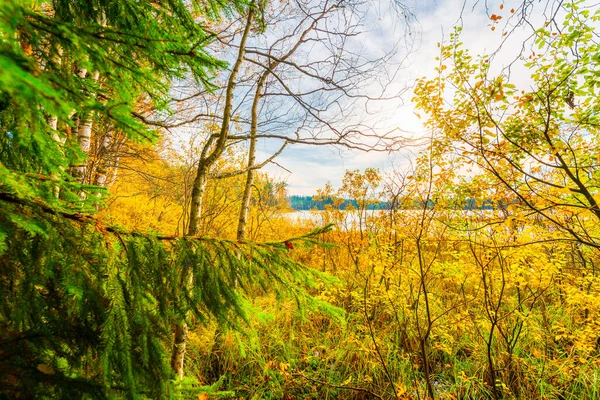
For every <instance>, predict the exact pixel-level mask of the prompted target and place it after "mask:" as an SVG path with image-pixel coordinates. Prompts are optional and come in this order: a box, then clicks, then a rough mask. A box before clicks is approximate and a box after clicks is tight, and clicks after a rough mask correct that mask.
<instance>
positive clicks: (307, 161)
mask: <svg viewBox="0 0 600 400" xmlns="http://www.w3.org/2000/svg"><path fill="white" fill-rule="evenodd" d="M500 4H503V7H502V9H501V8H500ZM521 4H522V2H520V1H518V0H512V1H505V2H501V1H487V2H477V1H475V0H473V1H472V2H471V3H466V4H465V3H464V1H462V0H443V1H438V2H433V1H431V2H416V5H415V8H414V10H415V14H416V17H417V19H418V24H417V25H416V26H417V27H418V30H419V32H418V37H417V40H418V41H419V42H420V45H419V46H418V48H417V49H416V51H415V52H414V53H413V54H412V55H411V56H410V57H409V59H408V60H407V61H408V62H407V63H405V64H404V65H405V67H404V68H403V69H402V70H401V71H400V74H398V75H397V77H396V79H397V81H396V82H395V88H401V87H402V86H404V85H406V83H407V82H408V83H413V82H414V80H415V79H416V78H419V77H421V76H433V75H434V73H435V71H434V68H435V67H436V65H437V63H438V61H436V60H435V58H436V57H437V56H438V55H439V47H438V45H437V43H438V42H442V41H443V40H448V39H449V36H450V33H451V32H452V31H453V27H454V26H456V25H460V26H462V33H461V41H462V42H463V43H464V47H465V48H467V49H469V51H470V53H471V54H472V55H474V56H476V55H483V54H489V53H490V52H493V51H495V50H497V49H499V48H501V51H500V52H499V53H498V54H497V55H495V56H494V64H493V65H495V66H496V68H497V70H495V71H496V72H498V71H499V70H500V69H502V68H504V67H507V66H508V65H510V63H511V62H512V61H513V60H515V59H516V58H517V57H518V55H519V54H520V52H521V44H522V43H523V42H524V41H525V40H526V39H527V38H528V37H529V36H530V35H531V29H530V28H527V27H526V28H518V29H516V30H515V31H514V32H513V31H511V33H510V35H509V40H508V41H507V42H506V43H503V39H504V38H505V36H503V32H505V31H506V30H510V29H511V27H512V26H513V25H514V24H515V23H516V15H513V14H512V13H511V9H512V8H514V9H515V10H517V12H518V7H519V6H520V5H521ZM486 7H487V9H486ZM492 14H497V15H500V16H502V17H503V18H502V19H501V20H500V21H499V22H498V23H497V24H496V25H495V29H494V30H492V29H491V28H492V26H493V25H492V20H491V19H490V16H491V15H492ZM515 14H516V13H515ZM511 17H512V18H511ZM531 18H532V19H531V20H532V23H533V25H534V26H540V24H541V23H543V16H542V15H541V14H535V13H534V14H533V15H532V17H531ZM382 22H383V27H382V28H380V29H373V30H372V35H373V37H372V38H370V39H369V38H368V39H367V40H366V43H369V45H375V43H377V40H381V38H382V37H383V36H384V35H383V36H382V33H381V29H385V27H386V25H387V26H388V27H391V25H390V21H389V19H386V18H384V19H383V21H382ZM374 23H377V21H374ZM515 44H517V45H515ZM511 79H513V81H515V83H517V84H525V85H526V84H527V82H528V76H527V75H526V73H525V71H524V70H523V69H522V68H521V69H519V68H518V67H517V66H513V67H512V70H511ZM411 96H412V91H408V92H407V93H406V94H405V95H404V96H403V98H402V99H398V100H395V101H390V102H389V103H388V104H386V105H385V107H384V108H385V109H386V110H385V111H384V112H382V113H380V114H378V115H376V116H375V117H374V119H375V121H376V122H379V123H380V124H381V125H383V124H385V125H387V126H389V127H397V128H399V129H401V130H402V131H404V132H406V133H407V134H409V135H411V136H413V137H421V136H422V135H424V134H425V129H424V127H423V124H422V122H421V121H420V120H419V119H418V118H417V117H416V116H415V114H414V108H413V106H412V104H411V101H410V98H411ZM358 113H360V111H359V110H357V114H358ZM411 152H412V153H411ZM414 152H415V150H414V149H406V150H403V151H399V152H397V153H395V154H387V153H358V152H351V151H347V150H346V151H344V150H332V149H329V148H325V147H311V148H310V149H308V150H300V148H293V149H290V150H286V152H285V153H284V154H283V155H282V156H281V157H280V158H279V159H278V161H277V162H278V163H280V164H281V165H283V166H284V167H285V168H286V169H288V170H289V171H290V172H291V173H288V172H286V171H283V170H282V169H280V168H277V167H276V166H274V165H271V166H269V167H268V169H267V171H269V172H271V173H273V174H275V175H276V176H278V177H279V178H280V179H284V180H286V181H287V182H288V185H289V186H288V187H289V192H290V193H291V194H312V193H314V192H315V191H316V189H317V188H320V187H323V186H324V184H325V183H326V182H327V181H331V182H332V184H333V185H334V186H338V185H339V184H340V182H341V178H342V177H343V175H344V172H345V170H347V169H361V170H362V169H364V168H367V167H374V168H379V169H380V170H382V171H383V172H385V171H386V170H389V169H391V168H402V167H403V166H404V167H405V166H407V165H408V164H409V160H410V158H411V157H414V154H415V153H414Z"/></svg>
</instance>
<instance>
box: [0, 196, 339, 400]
mask: <svg viewBox="0 0 600 400" xmlns="http://www.w3.org/2000/svg"><path fill="white" fill-rule="evenodd" d="M2 205H3V208H2V210H3V212H2V214H1V215H0V223H1V226H0V227H1V228H2V232H3V233H5V234H6V237H5V247H4V249H3V250H4V251H3V253H2V254H1V255H0V263H1V265H2V268H1V271H2V272H1V275H0V291H1V292H2V293H3V299H2V302H1V303H0V328H1V329H0V331H1V332H2V336H1V337H0V352H1V353H2V355H3V357H2V362H1V366H2V370H3V371H6V372H7V373H6V374H4V375H3V376H4V377H3V378H2V382H1V383H0V387H1V388H2V389H1V390H0V394H2V395H4V396H15V397H19V396H21V397H22V398H30V397H36V396H37V397H38V398H43V397H45V396H49V397H59V398H69V397H79V398H82V397H90V398H98V397H100V398H101V397H111V396H112V397H117V398H121V397H123V398H162V397H166V396H169V395H170V394H172V393H173V391H172V390H173V387H172V386H171V385H170V384H169V380H170V379H171V370H170V366H169V362H168V360H169V357H168V351H169V349H170V345H171V340H172V337H171V327H172V325H173V323H177V322H179V321H182V320H187V321H188V322H189V323H191V322H192V320H190V318H192V319H193V320H195V321H198V322H199V323H202V324H205V323H207V322H208V321H217V322H218V323H220V324H222V325H229V326H237V324H238V322H237V318H236V317H242V318H245V317H246V315H245V309H244V307H243V303H244V300H243V299H244V292H245V291H246V290H247V289H246V288H249V287H251V286H253V285H256V284H258V285H260V287H262V288H263V289H264V290H265V291H271V290H274V291H275V292H277V293H279V294H283V293H286V292H287V293H293V295H294V296H295V297H296V298H297V299H298V300H302V298H306V297H307V295H306V294H305V292H303V291H302V290H299V289H298V288H297V287H298V286H297V285H298V284H302V283H303V284H305V285H310V283H311V280H313V279H314V277H316V276H318V274H317V275H315V273H313V272H311V271H310V270H308V269H306V268H305V267H302V266H301V265H300V264H298V263H296V262H294V261H292V260H291V259H289V258H288V257H287V254H286V252H287V248H286V245H285V244H284V243H282V242H279V243H277V242H273V243H265V244H253V243H243V244H240V243H237V242H234V241H227V240H217V239H209V238H180V239H175V238H161V237H157V236H155V235H142V234H131V233H127V232H121V233H120V232H119V230H118V229H116V228H111V227H108V228H105V227H103V226H102V224H101V222H100V221H98V220H94V219H91V218H89V217H83V216H81V215H78V214H64V213H63V214H60V213H55V212H52V210H51V209H49V208H47V207H46V208H44V207H43V206H40V205H36V204H33V203H25V202H23V201H18V200H15V199H8V198H5V199H4V200H3V201H2ZM9 215H11V216H19V217H18V219H16V220H15V218H14V217H9ZM326 230H327V229H325V230H317V231H315V232H313V233H311V234H309V235H305V236H302V237H297V238H293V239H291V241H294V242H297V243H298V244H301V243H302V242H307V243H309V242H314V236H315V235H318V234H321V233H323V232H325V231H326ZM185 271H188V272H191V273H192V274H193V276H194V282H193V285H191V286H188V285H185V284H183V283H182V279H183V277H185V276H187V275H188V274H187V273H185ZM236 285H237V286H238V288H237V289H236ZM188 311H191V314H190V313H189V312H188Z"/></svg>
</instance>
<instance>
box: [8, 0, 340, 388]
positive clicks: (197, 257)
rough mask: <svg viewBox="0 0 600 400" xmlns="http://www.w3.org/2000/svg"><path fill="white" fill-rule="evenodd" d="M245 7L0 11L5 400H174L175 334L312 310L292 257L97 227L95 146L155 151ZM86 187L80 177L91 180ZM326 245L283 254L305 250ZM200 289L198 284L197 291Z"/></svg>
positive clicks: (126, 4) (11, 6)
mask: <svg viewBox="0 0 600 400" xmlns="http://www.w3.org/2000/svg"><path fill="white" fill-rule="evenodd" d="M247 7H255V5H248V3H246V2H244V1H238V0H227V1H221V0H218V1H212V0H209V1H202V2H197V1H193V2H189V1H181V0H166V1H160V2H151V1H145V0H141V1H140V0H118V1H117V0H112V1H104V0H103V1H99V0H92V1H89V0H75V1H70V0H69V1H66V0H57V1H53V2H47V1H24V2H14V1H3V2H0V398H15V399H30V398H60V399H69V398H73V399H81V398H149V399H158V398H168V397H172V396H174V395H177V393H176V392H177V391H178V390H179V389H182V388H183V386H185V385H183V386H182V383H174V381H172V379H173V378H174V376H173V373H172V370H171V367H170V363H169V355H170V352H171V350H172V346H173V328H174V327H176V326H178V325H181V324H182V323H183V322H186V323H188V324H190V323H192V322H197V323H201V324H202V323H206V322H208V321H217V322H218V323H219V324H221V325H224V326H236V325H237V324H239V323H240V321H244V320H245V319H246V315H245V308H244V306H243V304H244V296H245V293H248V292H249V291H250V290H252V292H255V291H256V290H257V288H260V289H262V290H265V291H267V290H269V291H275V292H276V293H278V294H286V293H287V294H289V295H292V296H294V297H296V298H297V299H298V300H301V299H303V298H306V299H309V300H310V297H308V295H307V294H306V292H305V291H304V289H302V287H303V285H304V287H306V285H310V283H311V282H312V281H313V280H314V279H315V278H318V277H319V276H318V273H317V272H315V271H311V270H309V269H307V268H305V267H303V266H302V265H300V264H298V263H296V262H294V261H293V260H291V259H290V258H289V257H288V256H287V247H286V242H273V243H263V244H256V243H238V242H235V241H230V240H219V239H213V238H202V237H194V238H176V237H164V236H160V235H156V234H142V233H136V232H127V231H124V230H123V229H119V228H118V227H114V226H113V227H108V226H106V227H105V226H103V225H102V223H101V221H99V220H98V219H96V218H94V217H93V213H94V212H95V211H96V209H97V207H98V203H99V201H101V199H102V196H98V194H103V193H105V192H106V189H104V188H101V187H98V186H94V185H90V184H89V182H92V180H91V179H90V176H91V175H90V173H89V170H87V171H86V161H87V160H88V157H89V154H88V152H89V148H90V132H91V131H92V129H93V128H92V127H97V126H101V127H102V129H104V130H106V131H108V130H110V131H111V132H113V133H114V134H115V135H119V136H120V137H122V138H126V139H129V140H151V139H152V138H154V137H156V132H154V131H153V129H152V127H149V126H148V124H147V118H150V119H152V118H154V117H156V116H161V115H163V116H164V115H168V114H169V113H170V110H169V107H168V105H169V102H170V99H171V96H170V95H171V93H170V87H171V84H172V82H175V81H181V80H183V79H187V80H189V81H190V82H192V81H194V82H195V84H197V85H200V86H201V87H204V88H207V89H209V90H210V89H211V87H212V86H211V85H212V83H211V79H212V77H213V76H214V75H215V73H216V71H217V70H218V69H221V68H225V67H226V63H224V62H222V61H219V60H217V59H215V58H213V57H212V56H211V54H210V53H209V52H208V51H207V49H206V46H207V44H208V43H209V42H210V41H211V40H212V39H213V36H214V35H213V34H212V33H210V32H207V31H206V29H205V28H204V26H205V25H208V24H209V22H210V21H211V20H214V19H217V18H221V17H222V16H224V15H225V16H231V15H234V14H238V13H244V12H245V11H244V10H245V9H247ZM86 173H87V175H86ZM324 229H325V230H326V229H329V228H324ZM322 231H323V230H318V231H315V232H312V233H310V234H308V235H306V236H301V237H298V238H293V239H290V240H291V241H293V242H295V243H296V244H297V245H301V244H306V245H311V244H313V243H314V242H315V241H316V240H317V239H316V238H317V235H318V234H319V233H321V232H322ZM190 279H191V282H190Z"/></svg>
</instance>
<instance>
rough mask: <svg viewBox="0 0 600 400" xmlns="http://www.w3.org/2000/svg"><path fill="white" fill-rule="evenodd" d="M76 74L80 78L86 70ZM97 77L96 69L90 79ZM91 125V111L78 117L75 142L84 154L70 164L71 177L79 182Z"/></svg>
mask: <svg viewBox="0 0 600 400" xmlns="http://www.w3.org/2000/svg"><path fill="white" fill-rule="evenodd" d="M78 75H79V76H80V77H81V78H84V77H85V75H86V71H85V70H82V71H79V73H78ZM98 77H99V72H98V71H96V72H94V74H93V75H92V79H93V80H94V81H97V80H98ZM92 126H93V119H92V114H91V113H86V114H84V115H82V116H81V117H80V118H79V126H78V127H77V143H78V144H79V149H80V150H81V152H82V153H83V154H84V156H83V157H82V158H81V159H80V160H78V163H77V164H73V165H71V169H70V172H71V175H72V176H73V178H75V179H76V180H77V182H79V183H83V182H84V180H85V176H86V172H87V171H86V165H87V155H88V153H89V151H90V143H91V141H92Z"/></svg>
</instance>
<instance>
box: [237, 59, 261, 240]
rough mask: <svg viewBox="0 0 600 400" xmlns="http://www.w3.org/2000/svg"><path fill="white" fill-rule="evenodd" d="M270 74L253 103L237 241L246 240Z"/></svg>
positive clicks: (257, 92) (258, 85) (257, 89)
mask: <svg viewBox="0 0 600 400" xmlns="http://www.w3.org/2000/svg"><path fill="white" fill-rule="evenodd" d="M267 76H268V72H267V71H265V72H263V74H262V75H261V77H260V79H259V80H258V82H257V84H256V91H255V94H254V100H253V101H252V116H251V122H250V146H249V148H248V172H247V173H246V184H245V185H244V195H243V196H242V205H241V208H240V216H239V219H238V230H237V240H239V241H242V240H244V239H245V238H246V226H247V222H248V213H249V211H250V198H251V197H252V184H253V183H254V175H255V171H254V165H255V163H256V141H257V140H256V133H257V128H258V107H259V104H260V100H261V99H262V96H263V95H262V91H263V87H264V85H265V82H266V81H267Z"/></svg>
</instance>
